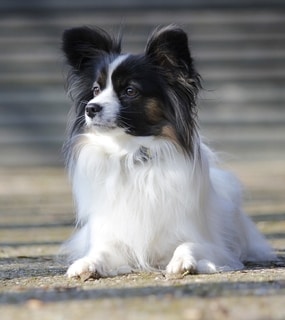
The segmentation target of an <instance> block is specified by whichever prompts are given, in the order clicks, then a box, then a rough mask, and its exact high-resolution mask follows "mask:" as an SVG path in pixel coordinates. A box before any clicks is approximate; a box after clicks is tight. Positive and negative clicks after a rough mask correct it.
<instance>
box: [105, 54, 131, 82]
mask: <svg viewBox="0 0 285 320" xmlns="http://www.w3.org/2000/svg"><path fill="white" fill-rule="evenodd" d="M128 56H129V55H128V54H124V55H121V56H119V57H117V58H116V59H115V60H114V61H112V62H111V63H110V64H109V68H108V79H107V84H106V87H108V86H110V85H111V86H112V74H113V72H114V71H115V69H116V68H117V67H118V66H119V65H120V64H121V63H122V62H123V61H124V60H126V59H127V57H128Z"/></svg>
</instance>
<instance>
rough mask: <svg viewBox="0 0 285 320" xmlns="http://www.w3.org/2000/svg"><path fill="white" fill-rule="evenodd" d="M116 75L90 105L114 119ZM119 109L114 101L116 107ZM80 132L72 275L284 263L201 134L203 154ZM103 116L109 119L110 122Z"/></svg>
mask: <svg viewBox="0 0 285 320" xmlns="http://www.w3.org/2000/svg"><path fill="white" fill-rule="evenodd" d="M125 57H126V56H120V57H119V58H118V59H117V60H115V61H114V62H113V63H112V64H111V65H110V68H109V81H107V87H106V89H105V90H103V92H102V93H101V94H100V95H98V96H97V97H95V98H94V99H92V100H91V101H90V103H100V105H101V106H103V108H107V109H108V112H104V110H103V111H102V114H103V116H104V119H103V120H104V121H105V123H111V124H112V123H113V122H114V120H113V119H115V118H116V115H117V113H118V108H119V101H118V99H117V97H116V95H115V93H114V91H113V88H112V82H111V80H110V79H111V78H110V77H111V74H112V71H113V70H114V69H115V67H116V66H117V65H118V64H119V63H121V62H122V61H123V60H124V59H125ZM110 105H112V106H113V107H110ZM93 121H96V117H95V119H93V120H91V119H89V118H88V117H87V116H86V132H85V133H84V134H80V135H77V136H75V137H73V142H72V143H71V144H72V145H73V151H72V152H73V157H71V159H72V160H71V161H70V163H69V168H70V175H71V179H72V183H73V192H74V196H75V201H76V206H77V229H78V230H77V232H76V233H75V235H74V236H73V238H72V239H71V240H70V241H69V243H68V244H67V248H68V251H69V252H70V258H71V260H72V261H74V262H73V264H72V265H71V266H70V267H69V269H68V271H67V275H68V276H69V277H74V276H79V275H81V274H82V273H84V272H88V271H90V272H97V273H98V274H100V275H101V276H103V277H106V276H114V275H117V274H121V273H128V272H131V271H133V270H166V271H167V272H168V273H181V272H184V271H190V272H198V273H212V272H218V271H223V270H236V269H241V268H243V261H262V260H272V259H275V258H276V257H275V255H274V254H273V252H272V249H271V248H270V246H269V245H268V244H267V242H266V241H265V239H264V237H263V236H262V235H261V234H260V233H259V232H258V231H257V229H256V227H255V226H254V224H253V223H252V222H251V221H250V219H249V218H248V217H247V216H246V215H244V213H243V212H242V209H241V208H242V190H241V187H240V184H239V182H238V181H237V180H236V178H235V177H234V176H233V175H232V174H230V173H229V172H226V171H223V170H221V169H219V168H218V166H217V160H216V156H215V154H214V153H213V152H212V151H211V150H210V149H209V148H208V147H207V146H206V145H205V144H204V143H203V142H202V141H201V139H200V137H199V136H198V134H197V136H196V137H195V141H194V157H189V156H188V155H186V154H185V152H183V151H182V149H181V148H180V147H179V146H178V145H177V144H175V143H173V142H171V141H170V140H167V139H165V138H163V137H160V136H156V137H154V136H150V137H135V136H132V135H129V134H126V133H125V132H124V130H123V129H120V128H112V129H102V128H98V127H96V126H95V127H94V123H93ZM101 122H102V119H101Z"/></svg>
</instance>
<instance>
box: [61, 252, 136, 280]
mask: <svg viewBox="0 0 285 320" xmlns="http://www.w3.org/2000/svg"><path fill="white" fill-rule="evenodd" d="M131 272H132V268H131V267H130V266H129V265H128V264H127V263H126V261H124V259H123V258H122V257H121V256H120V255H119V254H118V252H117V251H116V249H115V248H109V249H107V250H106V249H105V250H100V251H96V252H94V251H90V252H89V253H88V254H87V255H86V256H84V257H83V258H81V259H78V260H76V261H75V262H74V263H73V264H72V265H71V266H70V267H69V268H68V270H67V276H68V277H69V278H72V277H81V276H82V275H84V274H86V273H87V274H90V275H91V276H94V277H97V278H99V277H114V276H117V275H120V274H126V273H131Z"/></svg>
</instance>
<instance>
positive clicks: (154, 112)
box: [146, 99, 163, 123]
mask: <svg viewBox="0 0 285 320" xmlns="http://www.w3.org/2000/svg"><path fill="white" fill-rule="evenodd" d="M146 114H147V117H148V119H149V120H150V121H151V122H152V123H158V122H160V121H161V120H162V116H163V113H162V110H161V108H160V106H159V103H158V101H157V100H156V99H149V100H148V102H147V104H146Z"/></svg>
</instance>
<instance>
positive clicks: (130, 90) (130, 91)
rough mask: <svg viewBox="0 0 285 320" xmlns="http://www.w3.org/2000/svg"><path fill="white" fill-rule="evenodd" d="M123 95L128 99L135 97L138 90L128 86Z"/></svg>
mask: <svg viewBox="0 0 285 320" xmlns="http://www.w3.org/2000/svg"><path fill="white" fill-rule="evenodd" d="M125 94H126V95H127V96H128V97H131V98H132V97H135V96H136V95H137V94H138V90H137V89H136V88H134V87H132V86H129V87H127V88H126V91H125Z"/></svg>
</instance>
